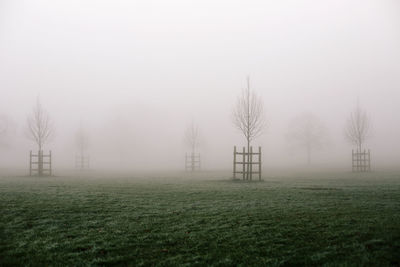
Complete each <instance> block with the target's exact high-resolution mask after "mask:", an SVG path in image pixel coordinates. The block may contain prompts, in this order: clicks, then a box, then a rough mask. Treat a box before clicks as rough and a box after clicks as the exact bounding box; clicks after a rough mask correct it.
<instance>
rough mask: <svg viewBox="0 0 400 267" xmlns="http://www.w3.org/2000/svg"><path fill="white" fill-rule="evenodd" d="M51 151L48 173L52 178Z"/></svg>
mask: <svg viewBox="0 0 400 267" xmlns="http://www.w3.org/2000/svg"><path fill="white" fill-rule="evenodd" d="M51 158H52V157H51V150H50V152H49V173H50V176H52V174H53V171H52V166H51V164H52V163H51Z"/></svg>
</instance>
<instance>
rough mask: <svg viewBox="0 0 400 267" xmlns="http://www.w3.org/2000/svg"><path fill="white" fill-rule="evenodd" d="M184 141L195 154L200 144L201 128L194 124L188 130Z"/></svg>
mask: <svg viewBox="0 0 400 267" xmlns="http://www.w3.org/2000/svg"><path fill="white" fill-rule="evenodd" d="M184 140H185V143H186V144H187V145H188V146H189V147H190V149H191V152H192V154H194V153H195V152H196V150H197V148H198V146H199V144H200V133H199V127H198V126H197V125H195V123H194V122H192V123H191V124H190V125H189V126H188V127H187V128H186V131H185V138H184Z"/></svg>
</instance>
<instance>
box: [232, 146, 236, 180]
mask: <svg viewBox="0 0 400 267" xmlns="http://www.w3.org/2000/svg"><path fill="white" fill-rule="evenodd" d="M233 179H236V146H234V147H233Z"/></svg>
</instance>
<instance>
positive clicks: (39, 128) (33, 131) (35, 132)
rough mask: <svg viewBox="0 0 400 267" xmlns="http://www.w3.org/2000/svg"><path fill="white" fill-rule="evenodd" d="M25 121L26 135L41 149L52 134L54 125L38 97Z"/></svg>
mask: <svg viewBox="0 0 400 267" xmlns="http://www.w3.org/2000/svg"><path fill="white" fill-rule="evenodd" d="M27 123H28V129H27V137H28V138H29V139H30V140H32V141H34V142H35V143H36V145H37V146H38V150H39V151H42V148H43V146H44V145H45V144H46V143H47V142H48V141H49V140H50V138H51V137H52V136H53V134H54V125H53V122H52V120H51V118H50V116H49V113H48V112H47V111H46V110H45V109H43V107H42V105H41V103H40V100H39V98H38V99H37V101H36V106H35V107H34V108H33V110H32V113H31V114H30V115H29V116H28V119H27Z"/></svg>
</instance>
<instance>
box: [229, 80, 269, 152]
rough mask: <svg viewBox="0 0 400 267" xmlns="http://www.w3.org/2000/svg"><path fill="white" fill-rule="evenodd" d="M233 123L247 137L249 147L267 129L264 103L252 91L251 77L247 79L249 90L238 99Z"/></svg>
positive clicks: (243, 92)
mask: <svg viewBox="0 0 400 267" xmlns="http://www.w3.org/2000/svg"><path fill="white" fill-rule="evenodd" d="M232 122H233V125H234V126H235V127H236V128H237V129H238V130H239V131H240V132H242V134H243V135H244V136H245V138H246V140H247V144H248V146H249V145H250V142H251V141H252V140H254V139H255V138H256V137H258V136H259V135H261V134H262V133H263V130H264V129H265V128H266V121H265V117H264V106H263V102H262V100H261V99H260V98H259V97H258V96H257V94H256V93H255V92H252V91H251V90H250V78H249V77H248V78H247V88H246V89H244V90H243V91H242V95H241V96H239V97H238V99H237V102H236V106H235V107H234V110H233V113H232Z"/></svg>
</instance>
